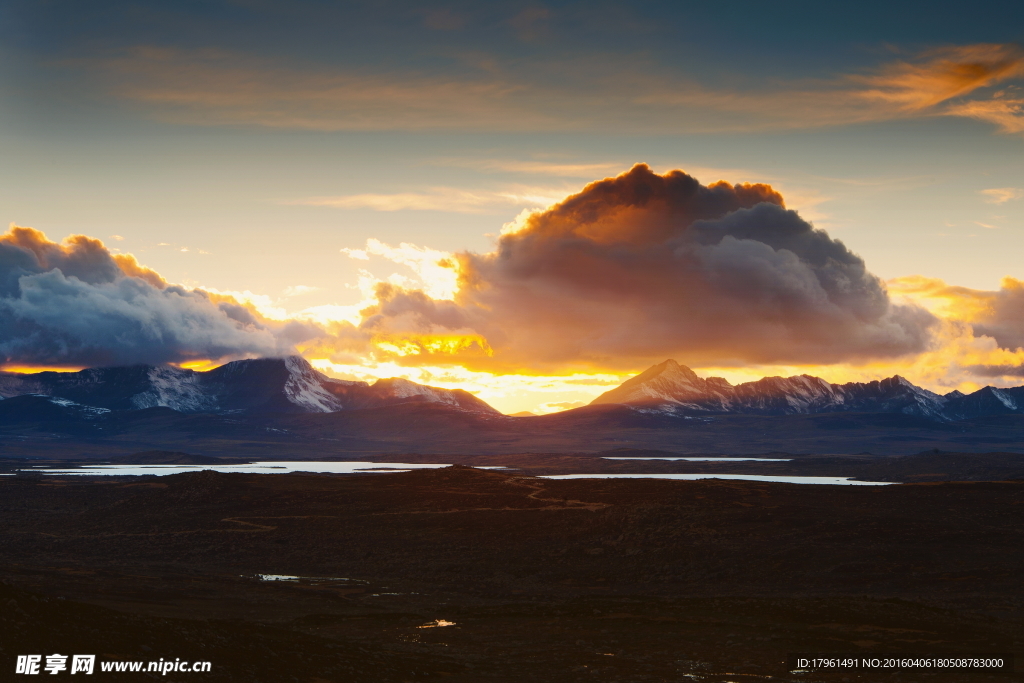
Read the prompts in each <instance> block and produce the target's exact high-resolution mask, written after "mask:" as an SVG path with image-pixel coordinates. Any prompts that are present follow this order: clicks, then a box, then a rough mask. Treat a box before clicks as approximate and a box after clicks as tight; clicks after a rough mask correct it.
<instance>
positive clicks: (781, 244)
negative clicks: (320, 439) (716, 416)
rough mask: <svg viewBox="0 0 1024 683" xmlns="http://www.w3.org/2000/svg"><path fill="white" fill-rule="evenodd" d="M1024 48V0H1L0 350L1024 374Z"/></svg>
mask: <svg viewBox="0 0 1024 683" xmlns="http://www.w3.org/2000/svg"><path fill="white" fill-rule="evenodd" d="M1022 45H1024V5H1021V3H1020V2H1019V1H1018V2H991V3H986V4H985V7H984V11H981V10H977V11H967V10H965V6H964V4H963V3H935V2H928V3H924V2H921V3H913V2H903V3H892V2H885V3H881V2H877V3H857V4H848V5H843V6H835V7H832V6H828V5H823V4H822V3H820V2H819V3H810V2H783V3H763V2H762V3H744V2H731V3H726V4H713V3H712V4H708V3H703V4H696V3H694V4H689V3H672V2H666V3H652V2H647V3H632V4H630V5H629V6H627V4H626V3H600V2H585V3H571V2H536V3H524V2H508V3H504V2H493V3H478V2H452V3H440V2H438V3H417V2H381V1H375V2H351V3H334V2H305V1H302V0H293V1H291V2H287V3H285V2H273V1H263V0H236V1H231V2H214V1H211V2H178V3H167V2H129V1H125V2H101V3H67V2H64V3H60V2H40V1H38V0H34V1H19V0H8V1H6V2H3V3H0V159H2V160H3V163H2V164H0V209H2V215H0V219H2V220H3V221H5V223H6V224H9V225H10V226H11V227H10V230H9V231H8V232H7V233H6V234H5V235H2V236H0V364H3V365H4V366H5V367H6V368H7V369H9V370H28V369H39V368H63V369H67V368H81V367H86V366H90V365H113V364H126V363H139V362H145V363H176V364H182V365H184V366H186V367H196V368H200V369H202V368H206V367H211V366H212V365H214V364H219V363H221V362H226V361H228V360H232V359H236V358H245V357H259V356H273V355H281V354H286V353H293V352H299V353H301V354H302V355H304V356H305V357H307V358H308V359H310V360H311V361H312V362H313V363H314V365H315V366H316V367H318V368H319V369H321V370H323V371H324V372H326V373H327V374H329V375H332V376H335V377H342V378H347V379H367V380H371V381H372V380H373V379H375V378H378V377H391V376H403V377H407V378H409V379H412V380H414V381H417V382H421V383H425V384H431V385H435V386H442V387H449V388H454V387H460V388H465V389H467V390H470V391H473V392H474V393H476V394H477V395H478V396H479V397H480V398H482V399H484V400H486V401H488V402H489V403H491V404H492V405H494V406H495V407H496V408H498V409H500V410H502V411H505V412H516V411H520V410H530V411H534V412H552V411H555V410H560V409H565V408H568V407H573V406H575V405H581V404H583V403H586V402H588V401H590V400H591V399H592V398H594V397H595V396H596V395H597V394H599V393H601V392H603V391H605V390H607V389H608V388H609V387H610V386H612V385H615V384H618V383H619V382H621V381H622V380H623V379H624V378H625V377H627V376H629V375H630V374H633V373H635V372H638V371H641V370H643V369H645V368H646V367H648V366H650V365H652V364H654V363H657V362H660V361H662V360H664V359H665V358H674V359H676V360H677V361H679V362H680V363H683V364H686V365H689V366H691V367H693V368H694V369H695V370H696V371H697V372H698V373H699V374H702V375H709V374H713V375H719V376H724V377H726V378H728V379H729V380H731V381H734V382H738V381H747V380H750V379H756V378H759V377H761V376H764V375H775V374H782V375H790V374H798V373H808V374H815V375H819V376H821V377H824V378H825V379H828V380H830V381H851V380H858V381H862V380H866V379H878V378H881V377H884V376H890V375H892V374H901V375H903V376H905V377H907V378H908V379H910V380H911V381H914V382H915V383H917V384H920V385H922V386H925V387H926V388H929V389H931V390H933V391H937V392H940V393H945V392H948V391H950V390H952V389H956V388H959V389H961V390H971V389H975V388H978V387H981V386H984V385H986V384H993V385H997V386H1017V385H1021V384H1024V348H1022V347H1024V258H1022V254H1024V47H1022ZM722 181H724V182H722Z"/></svg>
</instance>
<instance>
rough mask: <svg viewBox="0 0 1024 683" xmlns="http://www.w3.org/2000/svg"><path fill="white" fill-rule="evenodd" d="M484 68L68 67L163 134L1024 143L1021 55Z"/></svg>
mask: <svg viewBox="0 0 1024 683" xmlns="http://www.w3.org/2000/svg"><path fill="white" fill-rule="evenodd" d="M521 18H522V19H523V21H526V20H527V19H528V20H529V21H526V23H524V24H522V26H520V27H519V30H520V31H521V32H522V31H526V33H525V34H523V35H526V34H529V35H531V36H533V37H534V38H536V37H539V36H540V35H541V34H542V33H543V30H542V27H543V23H544V22H543V16H542V15H540V14H537V13H536V12H533V13H532V14H531V10H526V11H524V13H523V15H521ZM538 31H539V32H538ZM483 61H484V62H486V63H487V65H488V66H487V67H486V68H484V67H482V66H481V67H479V68H470V69H468V70H459V71H452V72H445V71H443V70H441V71H436V70H435V71H414V70H391V71H381V70H379V69H378V70H369V69H368V68H367V67H365V66H338V65H335V64H332V65H313V66H310V65H305V66H302V67H298V66H295V65H287V64H283V63H275V62H270V61H267V60H266V59H260V58H257V57H254V56H252V55H248V54H244V53H237V52H227V51H221V50H209V49H207V50H184V49H168V48H157V47H152V46H137V47H135V48H132V49H130V50H127V51H124V52H122V53H121V54H119V55H116V56H107V57H104V58H86V59H79V60H76V61H71V62H65V63H64V64H65V66H69V67H74V68H80V69H84V70H85V72H86V73H88V74H90V75H91V77H92V78H94V79H97V80H98V81H99V82H100V83H101V84H102V87H104V88H105V89H106V91H107V92H109V93H111V94H112V95H113V96H115V97H118V98H121V99H124V100H128V101H132V102H135V103H139V104H142V105H144V106H145V107H147V108H148V109H149V111H150V112H151V114H152V115H154V116H155V117H157V118H159V119H161V120H165V121H170V122H175V123H183V124H189V125H244V126H265V127H273V128H293V129H308V130H323V131H338V130H415V131H419V130H456V131H465V130H478V131H479V130H486V131H573V132H578V131H608V130H614V131H617V132H627V131H628V132H645V133H673V132H679V131H684V130H685V131H687V132H690V133H695V132H725V131H759V130H778V129H793V128H804V127H815V126H834V125H847V124H853V123H864V122H873V121H887V120H893V119H903V118H913V117H934V116H956V117H967V118H974V119H978V120H983V121H986V122H989V123H992V124H994V125H996V126H998V128H999V129H1000V130H1001V131H1003V132H1008V133H1019V132H1024V113H1022V112H1024V108H1022V107H1024V100H1021V99H1019V98H1014V97H1012V96H1009V95H1008V93H1009V92H1011V91H1012V88H1010V89H1004V90H1003V91H999V92H991V89H992V88H994V87H995V86H997V85H1000V84H1003V83H1007V82H1010V81H1013V80H1014V79H1019V78H1021V77H1022V76H1024V52H1022V50H1021V48H1019V47H1018V46H1015V45H1003V44H975V45H953V46H945V47H942V48H937V49H933V50H929V51H926V52H923V53H920V54H917V55H913V56H910V57H908V58H904V59H899V60H894V61H891V62H888V63H884V64H880V65H878V66H877V67H875V68H874V69H871V70H866V71H862V72H858V73H838V74H835V75H834V76H832V77H831V78H823V79H817V80H802V81H789V82H786V81H773V82H771V83H765V82H763V81H759V82H756V83H753V82H752V83H747V84H739V85H736V86H734V87H731V88H730V87H724V86H722V85H720V84H714V85H709V84H707V83H702V82H700V81H699V80H697V79H696V78H694V76H693V75H691V74H688V73H685V72H679V71H676V70H674V68H671V67H666V65H663V64H658V63H655V62H652V60H651V58H650V57H646V58H644V57H638V56H636V55H621V54H618V55H617V54H612V53H605V54H603V55H585V56H581V57H579V58H577V59H574V60H568V61H566V60H552V59H543V60H541V59H540V58H534V59H531V58H522V57H521V58H517V59H504V60H503V59H501V58H498V57H494V58H488V59H485V60H483ZM566 173H575V171H568V170H566ZM364 201H371V200H370V199H364ZM406 201H410V202H411V201H414V199H413V198H407V200H406ZM415 201H419V202H422V201H424V200H423V199H422V198H420V199H417V200H415Z"/></svg>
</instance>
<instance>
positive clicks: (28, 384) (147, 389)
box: [0, 356, 500, 415]
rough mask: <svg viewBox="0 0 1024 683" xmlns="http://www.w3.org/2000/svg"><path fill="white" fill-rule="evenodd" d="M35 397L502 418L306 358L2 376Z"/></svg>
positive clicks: (480, 407) (195, 407) (470, 399)
mask: <svg viewBox="0 0 1024 683" xmlns="http://www.w3.org/2000/svg"><path fill="white" fill-rule="evenodd" d="M24 395H34V396H42V397H47V398H48V399H49V400H50V402H52V403H58V404H59V405H61V406H63V407H65V408H70V407H74V406H80V409H79V410H84V409H91V410H93V411H96V410H99V411H102V412H106V411H111V410H142V409H145V408H155V407H166V408H171V409H173V410H175V411H178V412H180V413H221V414H223V413H229V414H230V413H333V412H338V411H342V410H357V409H361V408H379V407H384V406H392V405H397V404H401V403H409V402H427V403H437V404H441V405H445V406H448V407H451V408H453V409H456V410H460V411H469V412H478V413H489V414H495V415H497V414H500V413H498V411H497V410H495V409H494V408H492V407H491V406H489V405H487V403H485V402H483V401H481V400H480V399H478V398H477V397H476V396H473V394H471V393H469V392H468V391H463V390H461V389H439V388H437V387H428V386H424V385H422V384H417V383H415V382H410V381H409V380H406V379H401V378H391V379H381V380H378V381H376V382H374V383H373V384H369V383H367V382H356V381H348V380H340V379H333V378H330V377H327V376H326V375H324V374H323V373H322V372H319V371H318V370H316V369H315V368H313V366H311V365H310V364H309V363H308V362H307V361H306V360H305V359H304V358H301V357H299V356H288V357H286V358H260V359H254V360H240V361H234V362H231V363H227V364H226V365H222V366H220V367H218V368H214V369H213V370H208V371H206V372H197V371H195V370H186V369H183V368H177V367H173V366H153V365H132V366H124V367H109V368H89V369H86V370H81V371H79V372H39V373H33V374H16V373H7V372H5V373H0V398H12V397H16V396H24Z"/></svg>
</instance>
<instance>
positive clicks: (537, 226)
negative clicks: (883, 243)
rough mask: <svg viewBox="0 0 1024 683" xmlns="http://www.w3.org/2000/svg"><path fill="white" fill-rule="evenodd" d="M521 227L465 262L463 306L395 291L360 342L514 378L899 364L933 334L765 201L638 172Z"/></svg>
mask: <svg viewBox="0 0 1024 683" xmlns="http://www.w3.org/2000/svg"><path fill="white" fill-rule="evenodd" d="M517 227H518V229H516V230H514V231H512V232H508V233H506V234H503V235H502V236H501V237H500V238H499V241H498V244H497V248H496V249H495V251H493V252H491V253H487V254H474V253H462V254H459V255H457V269H458V277H459V290H458V292H457V293H456V294H455V296H454V298H453V299H452V300H437V299H432V298H430V297H429V296H427V295H426V294H424V293H423V292H421V291H410V290H406V289H402V288H400V287H396V286H394V285H381V286H379V287H378V290H377V297H378V301H377V303H376V304H375V305H374V306H372V307H370V308H368V309H367V310H366V311H364V315H365V319H364V321H363V323H362V325H361V328H362V329H363V330H365V331H367V332H370V333H372V334H373V335H374V338H375V339H388V340H395V339H400V340H402V342H401V344H398V345H397V346H395V345H394V344H393V346H394V348H395V351H394V352H395V353H396V354H397V355H399V356H402V357H404V358H406V359H407V362H410V363H412V362H420V361H424V362H426V361H429V362H437V361H438V360H439V359H440V357H442V356H444V355H448V356H450V357H451V356H454V357H457V358H459V360H460V362H462V363H464V364H466V365H467V367H476V368H481V369H483V368H494V369H499V370H503V371H508V370H509V369H511V368H522V367H534V368H537V367H543V368H547V369H549V370H557V369H567V368H574V367H604V368H614V367H637V366H640V365H642V364H644V363H649V362H656V361H657V360H658V359H661V360H663V359H664V358H666V357H675V358H678V359H680V360H681V361H682V362H686V363H687V364H694V365H700V364H705V363H723V362H735V363H779V362H798V363H834V362H840V361H850V360H856V359H868V358H885V357H896V356H901V355H905V354H910V353H915V352H919V351H922V350H924V349H925V348H926V346H927V344H928V341H929V329H930V328H931V327H932V326H933V324H934V323H935V318H934V317H933V316H932V315H931V314H930V313H928V312H927V311H925V310H924V309H923V308H920V307H917V306H913V305H896V304H894V303H893V302H891V301H890V300H889V297H888V294H887V292H886V289H885V287H884V285H883V284H882V283H881V281H880V280H879V279H878V278H877V277H875V276H874V275H872V274H871V273H870V272H868V271H867V269H866V267H865V264H864V262H863V260H862V259H861V258H860V257H858V256H857V255H855V254H853V253H852V252H850V251H849V250H848V249H847V248H846V247H845V246H844V245H843V244H842V243H841V242H839V241H838V240H834V239H832V238H830V237H829V236H828V234H826V233H825V232H824V231H821V230H816V229H814V228H813V227H812V226H811V225H810V224H808V223H807V222H806V221H804V220H803V219H801V218H800V216H799V215H798V214H796V213H795V212H793V211H788V210H786V208H785V206H784V202H783V199H782V197H781V195H779V194H778V193H777V192H775V191H774V190H773V189H772V188H771V187H769V186H767V185H746V184H745V185H730V184H728V183H726V182H718V183H714V184H712V185H710V186H704V185H701V184H700V183H699V182H698V181H697V180H696V179H694V178H692V177H691V176H689V175H687V174H685V173H683V172H682V171H672V172H670V173H667V174H665V175H658V174H656V173H654V172H653V171H651V169H650V168H648V167H647V166H646V165H643V164H640V165H637V166H634V167H633V169H631V170H630V171H629V172H627V173H625V174H623V175H620V176H618V177H615V178H609V179H605V180H602V181H598V182H595V183H591V184H590V185H588V186H587V187H585V188H584V189H583V190H582V191H581V192H580V193H578V194H576V195H573V196H570V197H569V198H567V199H566V200H564V201H563V202H561V203H559V204H557V205H555V206H553V207H551V208H550V209H548V210H546V211H542V212H535V213H533V214H530V215H528V216H526V217H525V218H524V220H523V221H522V222H521V223H520V225H519V226H517ZM453 267H455V266H453ZM438 338H445V339H447V340H448V341H447V342H446V343H445V344H442V345H440V346H438V345H437V344H436V343H435V342H436V340H437V339H438ZM457 340H461V341H457ZM431 344H434V347H431ZM386 350H387V349H386V348H385V351H386Z"/></svg>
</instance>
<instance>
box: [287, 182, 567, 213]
mask: <svg viewBox="0 0 1024 683" xmlns="http://www.w3.org/2000/svg"><path fill="white" fill-rule="evenodd" d="M564 196H565V193H559V192H557V191H552V190H550V189H547V188H518V189H515V190H510V191H506V192H488V191H475V192H470V191H467V190H460V189H457V188H452V187H437V188H432V189H431V190H430V191H429V192H398V193H393V194H353V195H342V196H338V197H310V198H308V199H303V200H299V201H296V202H291V203H293V204H303V205H307V206H329V207H333V208H336V209H371V210H373V211H451V212H454V213H485V212H487V211H493V210H494V209H496V208H504V207H508V206H510V205H519V206H521V205H523V204H530V205H533V206H548V205H550V204H553V203H555V202H556V201H558V200H559V199H561V198H562V197H564Z"/></svg>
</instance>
